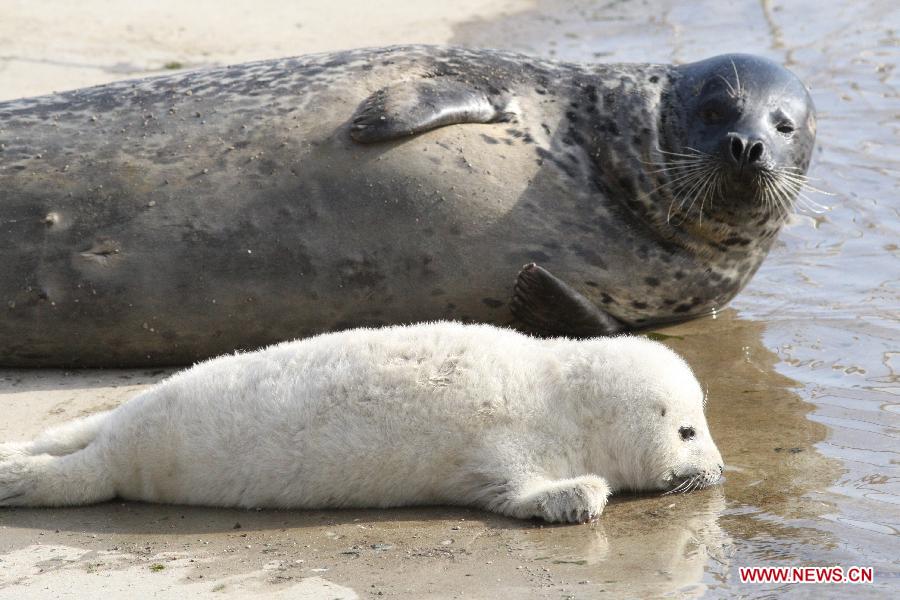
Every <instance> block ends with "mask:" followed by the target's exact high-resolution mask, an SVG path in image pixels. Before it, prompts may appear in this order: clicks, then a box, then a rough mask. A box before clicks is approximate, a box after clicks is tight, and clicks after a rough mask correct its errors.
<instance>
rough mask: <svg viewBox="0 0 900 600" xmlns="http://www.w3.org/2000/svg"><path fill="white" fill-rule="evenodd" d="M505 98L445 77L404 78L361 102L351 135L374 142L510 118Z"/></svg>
mask: <svg viewBox="0 0 900 600" xmlns="http://www.w3.org/2000/svg"><path fill="white" fill-rule="evenodd" d="M507 104H508V103H507V102H506V101H505V99H504V98H502V97H500V96H497V95H493V94H489V93H488V92H486V91H483V90H480V89H477V88H475V87H473V86H472V85H471V84H468V83H465V82H462V81H459V80H456V79H445V78H433V79H424V80H417V81H405V82H402V83H397V84H394V85H389V86H387V87H385V88H382V89H380V90H378V91H376V92H374V93H373V94H372V95H370V96H369V97H368V98H366V99H365V101H363V103H362V104H360V106H359V108H357V109H356V113H354V115H353V121H352V124H351V126H350V137H352V138H353V140H354V141H356V142H359V143H363V144H371V143H374V142H386V141H389V140H397V139H402V138H406V137H409V136H411V135H415V134H417V133H423V132H425V131H430V130H432V129H437V128H438V127H444V126H445V125H457V124H460V123H498V122H504V121H510V120H512V117H513V112H512V111H511V110H509V107H508V106H507Z"/></svg>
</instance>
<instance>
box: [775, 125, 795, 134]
mask: <svg viewBox="0 0 900 600" xmlns="http://www.w3.org/2000/svg"><path fill="white" fill-rule="evenodd" d="M775 129H776V130H777V131H778V133H781V134H784V135H791V134H792V133H794V126H793V125H792V124H790V123H787V122H781V123H779V124H778V125H777V126H776V127H775Z"/></svg>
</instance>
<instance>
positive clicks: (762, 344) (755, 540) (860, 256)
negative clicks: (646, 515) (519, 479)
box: [458, 0, 900, 597]
mask: <svg viewBox="0 0 900 600" xmlns="http://www.w3.org/2000/svg"><path fill="white" fill-rule="evenodd" d="M898 32H900V5H897V4H896V3H894V2H889V1H883V2H879V1H871V2H852V3H851V2H847V3H843V4H839V3H822V2H810V1H800V2H790V3H776V2H770V1H767V0H761V1H760V2H758V3H757V2H746V3H730V2H729V3H724V2H691V3H686V2H673V1H666V0H650V1H646V2H596V3H588V2H540V3H538V6H537V8H536V9H535V10H533V11H527V12H522V13H520V14H517V15H513V16H511V17H510V18H507V19H503V20H497V21H490V22H487V21H485V22H474V23H470V24H467V25H466V26H464V27H462V28H460V30H459V33H458V41H459V42H460V43H466V44H473V45H487V44H490V45H494V46H497V45H500V46H504V47H507V48H513V49H517V50H523V51H527V52H533V53H536V54H550V55H555V56H556V57H558V58H561V59H567V60H585V61H590V60H603V61H640V62H644V61H660V62H690V61H693V60H698V59H701V58H704V57H707V56H711V55H715V54H722V53H725V52H750V53H755V54H762V55H765V56H768V57H770V58H772V59H774V60H777V61H779V62H782V63H783V64H786V65H787V66H788V67H789V68H790V69H792V70H793V71H794V72H795V73H797V74H798V75H799V76H800V77H801V78H802V79H803V80H804V81H805V82H806V83H807V84H808V85H809V87H810V88H811V91H812V95H813V98H814V100H815V103H816V105H817V109H818V115H819V120H818V125H819V128H818V143H817V152H816V156H815V159H814V162H813V165H812V167H811V169H810V175H811V176H812V177H813V178H816V179H817V181H814V182H813V183H814V184H815V185H816V187H818V188H821V189H822V190H826V191H828V192H829V193H831V194H833V195H830V196H829V195H821V194H814V195H811V197H810V199H811V200H812V201H814V202H815V203H818V204H822V205H827V206H828V207H830V210H825V211H824V212H822V211H821V209H820V208H819V207H817V206H816V205H815V204H812V203H807V205H806V206H802V207H801V208H800V209H799V210H798V214H797V216H796V218H794V219H793V221H792V223H791V224H790V226H789V227H787V229H786V230H785V231H784V232H783V233H782V234H781V236H780V238H779V240H778V243H777V245H776V247H775V248H774V249H773V251H772V253H771V254H770V256H769V257H768V259H767V261H766V262H765V263H764V264H763V266H762V268H761V269H760V271H759V272H758V273H757V275H756V277H755V278H754V279H753V280H752V282H751V283H750V285H749V286H748V287H747V288H746V289H745V290H744V291H743V292H742V293H741V294H740V295H739V296H738V297H737V298H736V299H735V301H734V302H733V303H732V304H731V307H730V310H727V311H725V313H724V314H723V315H721V316H720V317H719V318H718V319H717V320H715V321H712V320H706V321H700V322H695V323H691V324H688V325H685V326H681V327H677V328H671V329H669V330H666V331H665V333H667V334H669V335H673V336H678V337H677V338H672V339H670V340H669V342H670V345H671V346H672V347H674V348H675V349H677V350H679V351H680V352H682V353H684V355H685V356H686V357H687V358H688V360H689V361H690V362H691V364H692V365H693V366H694V367H695V369H696V370H697V372H698V375H699V376H700V378H701V380H702V381H703V382H704V383H705V384H706V385H708V386H709V396H710V406H709V413H710V415H709V416H710V427H711V429H712V431H713V434H714V435H715V436H716V437H717V439H718V442H719V447H720V449H721V450H722V453H723V455H724V456H725V459H726V461H727V462H728V464H729V466H730V472H728V473H727V483H726V485H725V486H724V501H721V502H720V501H715V500H710V499H708V498H704V499H700V498H696V499H693V498H692V499H691V500H690V502H696V503H697V510H698V512H697V513H696V514H693V513H691V512H688V513H687V514H690V515H691V516H692V517H693V518H694V519H696V520H699V521H701V524H702V525H703V526H704V527H705V531H706V533H707V534H708V536H707V538H708V541H703V542H699V543H698V546H697V549H696V551H695V552H696V556H695V557H694V560H693V562H694V563H695V564H694V565H693V566H694V567H696V569H695V570H696V572H695V573H693V574H692V576H691V577H686V578H685V580H686V581H685V584H686V585H694V586H698V587H696V588H695V591H698V592H699V591H700V589H699V588H700V587H704V588H705V589H704V590H703V591H705V592H706V593H707V594H708V595H710V596H729V595H731V594H732V593H734V592H735V591H737V590H735V586H738V582H737V580H736V578H737V566H743V565H757V564H760V565H767V566H769V565H811V564H815V565H834V564H837V565H843V566H850V565H868V566H874V567H875V578H876V586H875V588H872V587H866V588H863V587H860V586H855V587H854V588H853V592H854V593H865V592H868V591H873V589H878V590H881V591H885V590H887V589H889V588H893V589H894V590H895V593H897V591H900V568H898V565H897V556H898V554H900V538H898V533H900V468H898V459H900V441H898V440H900V436H898V428H900V385H898V384H900V375H898V367H900V323H898V321H900V261H898V244H900V219H898V217H900V198H898V191H900V189H898V188H900V150H898V144H897V141H898V139H900V135H898V133H900V103H898V89H897V86H898V77H897V73H896V65H897V59H898V57H900V51H898V45H900V38H898V35H900V33H898ZM681 502H684V500H682V499H679V503H681ZM618 508H619V507H618V506H617V507H614V509H613V510H611V511H610V513H609V515H608V518H606V519H604V522H605V523H606V524H607V525H606V526H607V527H609V523H614V522H617V519H616V517H615V514H616V509H618ZM623 510H624V509H623ZM681 510H683V507H680V508H679V511H681ZM666 541H671V538H670V537H669V534H668V533H665V532H658V535H651V536H650V539H648V540H647V543H651V544H660V545H665V543H666ZM611 547H612V542H611ZM617 560H623V559H616V558H608V559H607V562H612V563H615V562H617ZM667 560H669V559H668V558H666V559H663V560H661V561H660V562H659V564H657V565H656V566H657V567H659V568H661V569H664V568H665V567H666V561H667ZM701 565H702V569H700V568H699V567H700V566H701ZM626 566H627V563H626ZM700 571H702V573H701V572H700ZM687 580H690V582H688V581H687ZM664 589H667V590H668V591H671V590H672V588H666V587H665V586H663V587H661V588H659V590H658V591H664ZM776 590H777V591H778V592H779V593H782V592H795V593H797V594H800V595H805V594H808V593H812V590H813V588H808V587H807V588H801V587H793V588H792V587H790V586H782V587H780V588H779V587H778V586H761V585H760V586H750V585H745V586H740V590H739V591H740V593H741V594H742V595H747V596H749V597H763V596H767V595H769V594H771V593H773V592H774V591H776ZM820 592H821V593H825V594H834V595H836V596H838V595H843V594H846V593H848V592H849V590H848V589H847V588H843V589H842V588H841V587H837V586H820V587H819V588H816V589H815V593H816V594H818V593H820Z"/></svg>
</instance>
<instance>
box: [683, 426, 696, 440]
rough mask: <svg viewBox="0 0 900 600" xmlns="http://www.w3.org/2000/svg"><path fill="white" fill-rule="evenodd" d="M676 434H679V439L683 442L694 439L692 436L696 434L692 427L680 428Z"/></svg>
mask: <svg viewBox="0 0 900 600" xmlns="http://www.w3.org/2000/svg"><path fill="white" fill-rule="evenodd" d="M678 433H679V434H681V439H683V440H684V441H685V442H686V441H688V440H692V439H694V436H695V435H696V434H697V432H696V431H694V428H693V427H682V428H680V429H679V430H678Z"/></svg>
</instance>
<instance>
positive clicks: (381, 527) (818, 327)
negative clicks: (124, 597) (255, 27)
mask: <svg viewBox="0 0 900 600" xmlns="http://www.w3.org/2000/svg"><path fill="white" fill-rule="evenodd" d="M394 4H397V3H394ZM895 5H896V2H889V1H883V2H868V3H864V2H854V3H852V4H851V3H849V2H848V3H845V4H830V5H822V4H821V3H819V2H812V1H799V2H791V3H790V4H778V3H775V2H769V1H761V2H758V3H757V2H745V3H740V4H737V3H724V2H711V1H707V2H690V3H688V2H671V1H663V0H649V1H645V2H616V1H612V2H593V3H592V2H563V1H555V2H542V1H539V2H537V3H536V5H535V6H532V7H529V6H528V5H526V6H525V7H524V8H522V9H520V10H518V12H510V13H509V14H507V15H505V16H503V17H502V18H491V19H490V20H471V21H468V22H466V23H463V24H462V25H457V26H456V27H455V34H454V39H453V41H454V42H455V43H459V44H467V45H474V46H492V47H503V48H509V49H515V50H521V51H526V52H531V53H534V54H538V55H545V56H546V55H549V56H556V57H557V58H561V59H570V60H589V61H590V60H603V61H617V60H623V61H627V60H634V61H641V62H645V61H662V62H669V61H678V62H686V61H691V60H695V59H699V58H704V57H706V56H710V55H713V54H719V53H723V52H732V51H741V52H752V53H758V54H764V55H767V56H769V57H771V58H773V59H775V60H778V61H780V62H783V63H786V64H788V66H790V68H792V69H793V70H794V71H795V72H796V73H797V74H798V75H800V76H801V78H803V79H804V80H805V81H806V82H807V83H808V84H809V85H810V86H811V88H812V93H813V96H814V98H815V101H816V104H817V106H818V111H819V141H818V151H817V153H816V158H815V161H814V163H813V165H812V168H811V172H810V174H811V175H812V176H813V177H815V178H818V179H819V181H818V182H815V183H816V185H817V187H820V188H822V189H825V190H828V191H829V192H831V193H833V194H834V195H833V196H816V197H814V200H816V201H817V202H819V203H822V204H828V205H831V206H832V207H833V208H832V209H831V210H829V211H826V212H824V213H822V214H816V213H813V212H811V211H800V214H799V215H798V216H797V218H796V219H795V220H794V222H793V223H792V224H791V226H790V227H788V228H787V229H786V230H785V231H784V232H783V233H782V235H781V236H780V238H779V242H778V244H777V246H776V247H775V248H774V250H773V251H772V253H771V255H770V256H769V258H768V259H767V261H766V262H765V263H764V264H763V267H762V268H761V270H760V271H759V273H758V274H757V275H756V277H755V278H754V279H753V281H752V282H751V284H750V285H749V287H748V288H747V289H746V290H744V291H743V292H742V293H741V294H740V295H739V296H738V298H737V299H736V300H735V301H734V302H733V303H732V304H731V306H730V308H729V309H727V310H725V311H723V313H722V314H721V315H720V316H719V317H718V318H717V319H715V320H713V319H706V320H701V321H697V322H693V323H688V324H685V325H682V326H679V327H673V328H669V329H666V330H664V331H663V333H664V334H666V335H668V336H671V337H668V338H667V339H666V341H667V343H669V344H670V345H671V346H672V347H673V348H675V349H676V350H678V351H679V352H681V353H683V354H684V355H685V357H686V358H687V359H688V360H689V361H690V362H691V364H692V365H693V366H694V367H695V369H696V371H697V374H698V376H699V377H700V379H701V380H702V382H703V383H704V384H705V385H706V386H707V387H708V390H709V419H710V425H711V429H712V431H713V434H714V435H715V436H716V439H717V441H718V444H719V447H720V449H721V450H722V453H723V455H724V456H725V459H726V461H727V462H728V465H729V467H728V471H727V473H726V476H727V481H726V483H725V485H724V486H721V487H718V488H713V489H709V490H705V491H702V492H698V493H693V494H689V495H684V496H676V497H672V496H662V497H660V496H644V497H637V498H635V497H622V498H615V499H614V500H613V502H612V503H611V504H610V506H609V507H608V508H607V510H606V513H605V514H604V516H603V517H602V519H601V520H600V521H599V522H598V523H597V524H595V525H592V526H585V527H541V526H539V525H538V524H536V523H531V522H526V523H520V522H517V521H512V520H509V519H503V518H500V517H495V516H492V515H487V514H484V513H480V512H477V511H465V510H458V509H446V508H433V509H409V510H390V511H324V512H318V511H312V512H299V511H284V512H282V511H263V512H253V511H240V510H215V509H194V508H185V507H168V506H165V507H160V506H149V505H142V504H136V503H124V504H122V503H108V504H104V505H100V506H94V507H86V508H78V509H67V510H8V511H3V512H0V598H7V597H8V598H16V599H20V598H26V597H46V594H45V592H46V591H47V590H51V591H54V592H55V593H57V594H59V593H61V592H69V593H71V594H72V595H78V594H79V593H80V594H81V595H82V596H89V595H93V596H97V595H100V594H104V595H112V596H115V595H116V594H117V593H119V594H126V593H134V591H135V590H139V591H141V592H145V595H150V594H151V593H155V594H158V595H159V597H173V598H174V597H184V596H186V595H190V596H194V597H206V596H209V597H220V596H221V595H223V594H227V593H228V592H231V593H232V594H234V595H242V597H246V591H247V590H248V589H251V588H252V590H251V591H254V590H255V591H256V592H259V593H260V595H261V597H262V596H265V597H278V594H279V593H282V594H284V595H285V596H288V595H290V594H291V593H294V594H295V595H297V594H299V593H300V592H299V590H297V589H296V588H295V587H292V586H294V585H295V584H296V585H303V584H304V583H305V582H310V581H314V580H320V579H321V580H324V581H325V583H327V582H329V581H330V582H333V583H334V584H336V585H340V586H345V587H343V588H341V589H336V588H335V589H332V588H328V589H327V590H326V588H317V589H319V593H325V591H328V593H329V595H330V596H333V597H342V598H343V597H347V598H351V597H374V596H375V595H382V594H383V595H384V596H386V597H391V596H393V597H416V598H420V597H456V596H460V597H476V598H494V597H500V596H501V595H504V596H506V597H511V598H519V597H547V598H570V597H571V598H594V597H598V596H603V595H605V596H608V597H614V598H623V597H631V598H645V597H656V596H675V597H683V596H689V597H694V596H707V597H732V596H734V595H740V596H742V597H749V598H761V597H772V596H781V595H784V594H788V595H790V594H793V595H797V596H803V597H805V596H808V595H816V596H830V597H844V596H848V595H850V594H851V593H852V594H854V595H857V596H861V597H867V596H886V595H888V594H889V593H892V594H893V595H897V591H898V589H900V568H898V566H897V555H898V553H900V541H898V529H900V469H898V458H900V457H898V450H900V444H898V428H900V385H898V384H900V382H898V366H900V327H898V321H900V286H898V279H900V278H898V276H900V265H898V254H900V235H898V230H900V219H898V217H900V214H898V212H900V202H898V191H900V190H898V188H900V151H898V149H897V139H898V138H900V136H898V129H900V103H898V97H897V84H898V81H897V75H896V72H895V70H896V63H897V59H898V54H900V53H898V42H900V40H898V31H900V10H898V9H897V8H894V6H895ZM404 10H406V9H404ZM398 14H399V13H398ZM172 18H173V19H175V16H173V17H172ZM411 22H412V21H411ZM186 25H187V24H186ZM404 27H406V29H402V30H401V33H402V36H403V38H404V40H400V39H393V38H392V39H387V38H385V39H381V38H379V39H378V40H371V39H370V38H360V39H362V40H363V41H362V42H360V43H387V42H397V41H426V42H428V41H431V42H436V41H442V40H438V39H421V38H415V37H414V36H415V33H409V32H415V31H418V29H415V28H414V27H413V25H410V24H407V25H405V26H404ZM223 31H224V30H223ZM392 32H393V30H392ZM404 32H406V33H404ZM157 33H158V32H157ZM411 35H412V36H413V37H412V38H411V37H410V36H411ZM223 37H228V36H223ZM260 39H261V38H260ZM323 47H325V46H323ZM281 48H284V49H283V50H282V49H281ZM295 49H296V47H295V46H289V45H288V44H287V42H285V43H284V45H283V46H279V48H278V49H276V50H273V51H272V52H271V54H272V55H273V56H274V55H277V54H291V53H299V52H303V51H311V50H318V49H322V47H316V48H306V47H302V48H299V49H296V50H295ZM0 58H2V57H0ZM161 60H162V59H160V61H161ZM198 60H205V59H198ZM226 60H227V59H226ZM198 64H200V63H198ZM203 64H205V63H203ZM13 83H15V82H10V84H13ZM165 375H166V372H162V371H157V372H149V371H105V372H103V371H97V372H91V371H83V372H78V373H62V372H58V371H41V372H25V371H9V370H6V371H2V372H0V415H2V416H3V418H2V419H0V439H4V440H5V439H24V438H26V437H29V436H31V435H34V434H35V433H36V432H37V431H38V430H39V429H41V428H42V427H44V426H46V425H48V424H53V423H55V422H59V421H61V420H65V419H68V418H71V417H74V416H78V415H79V414H84V413H85V412H90V411H95V410H99V409H102V408H109V407H112V406H115V405H116V404H118V403H119V402H121V401H123V400H124V399H126V398H128V397H129V396H131V395H133V394H134V392H135V391H137V390H138V389H141V387H143V386H145V385H147V384H150V383H152V382H154V381H158V380H159V379H160V378H161V377H163V376H165ZM154 565H163V566H164V569H162V570H157V569H156V568H155V567H153V566H154ZM744 565H765V566H775V565H842V566H845V567H847V566H851V565H867V566H873V567H875V579H876V581H875V585H872V586H837V585H821V586H790V585H782V586H776V585H741V584H740V583H739V582H738V581H737V577H738V574H737V573H738V570H737V568H738V566H744ZM236 577H243V578H245V579H242V580H240V581H237V580H236V579H235V578H236ZM298 582H300V583H298ZM320 583H321V581H319V583H317V584H316V585H319V584H320ZM322 585H325V584H324V583H323V584H322ZM198 586H206V587H198ZM241 586H243V587H241ZM248 586H249V587H248ZM254 586H256V587H254ZM126 590H127V591H126ZM188 590H189V591H188ZM292 590H293V592H292ZM354 590H355V591H354ZM307 592H308V590H307ZM308 597H312V596H308Z"/></svg>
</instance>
